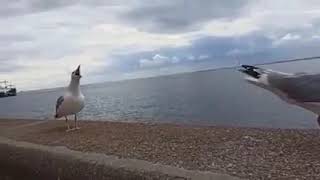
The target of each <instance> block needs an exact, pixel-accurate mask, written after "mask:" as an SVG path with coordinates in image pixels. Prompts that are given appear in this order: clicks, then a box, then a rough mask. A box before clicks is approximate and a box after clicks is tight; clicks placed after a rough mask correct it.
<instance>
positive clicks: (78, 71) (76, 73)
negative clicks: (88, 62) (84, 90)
mask: <svg viewBox="0 0 320 180" xmlns="http://www.w3.org/2000/svg"><path fill="white" fill-rule="evenodd" d="M75 75H77V76H80V77H81V74H80V65H79V66H78V68H77V69H76V71H75Z"/></svg>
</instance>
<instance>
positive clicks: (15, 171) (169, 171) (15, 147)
mask: <svg viewBox="0 0 320 180" xmlns="http://www.w3.org/2000/svg"><path fill="white" fill-rule="evenodd" d="M0 179H6V180H18V179H19V180H22V179H23V180H40V179H41V180H51V179H52V180H100V179H106V180H108V179H117V180H124V179H126V180H127V179H129V180H130V179H166V180H171V179H174V180H182V179H194V180H209V179H210V180H217V179H219V180H220V179H221V180H238V178H234V177H231V176H228V175H221V174H214V173H210V172H198V171H188V170H184V169H180V168H176V167H171V166H165V165H160V164H152V163H150V162H147V161H142V160H133V159H119V158H117V157H115V156H107V155H104V154H98V153H83V152H78V151H73V150H70V149H67V148H65V147H49V146H43V145H37V144H32V143H27V142H17V141H13V140H10V139H6V138H1V137H0Z"/></svg>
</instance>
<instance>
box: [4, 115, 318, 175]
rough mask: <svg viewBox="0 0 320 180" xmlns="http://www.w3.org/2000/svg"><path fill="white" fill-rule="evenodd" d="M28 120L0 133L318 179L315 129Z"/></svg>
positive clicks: (218, 168)
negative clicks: (74, 126)
mask: <svg viewBox="0 0 320 180" xmlns="http://www.w3.org/2000/svg"><path fill="white" fill-rule="evenodd" d="M19 122H21V125H20V124H19ZM28 122H30V123H26V121H25V120H0V135H1V136H6V137H9V138H12V139H16V140H23V141H29V142H33V143H39V144H45V145H52V146H67V147H68V148H70V149H73V150H78V151H84V152H99V153H105V154H108V155H117V156H119V157H125V158H134V159H142V160H147V161H151V162H155V163H161V164H168V165H174V166H177V167H183V168H186V169H191V170H208V171H212V172H217V173H225V174H230V175H233V176H237V177H241V178H245V179H255V180H256V179H308V180H309V179H320V131H319V130H316V129H313V130H285V129H254V128H228V127H192V126H187V125H175V124H141V123H117V122H101V121H99V122H96V121H81V122H80V126H81V127H82V128H81V129H80V130H78V131H72V132H68V133H67V132H65V124H64V121H55V120H51V121H32V120H28ZM42 122H43V123H42Z"/></svg>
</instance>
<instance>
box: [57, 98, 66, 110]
mask: <svg viewBox="0 0 320 180" xmlns="http://www.w3.org/2000/svg"><path fill="white" fill-rule="evenodd" d="M63 100H64V98H63V96H60V97H59V98H58V99H57V103H56V112H57V111H58V109H59V107H60V105H61V104H62V102H63Z"/></svg>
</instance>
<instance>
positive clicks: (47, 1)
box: [0, 0, 125, 17]
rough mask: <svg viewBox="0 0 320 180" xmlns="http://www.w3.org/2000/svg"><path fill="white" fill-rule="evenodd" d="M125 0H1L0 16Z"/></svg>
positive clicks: (117, 2) (108, 3)
mask: <svg viewBox="0 0 320 180" xmlns="http://www.w3.org/2000/svg"><path fill="white" fill-rule="evenodd" d="M123 2H125V1H123V0H119V1H117V0H108V1H100V0H1V1H0V3H1V6H0V17H11V16H17V15H24V14H32V13H38V12H44V11H49V10H53V9H57V8H63V7H68V6H71V5H75V4H81V5H85V6H101V5H103V6H106V5H108V6H111V5H119V4H121V3H123Z"/></svg>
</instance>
